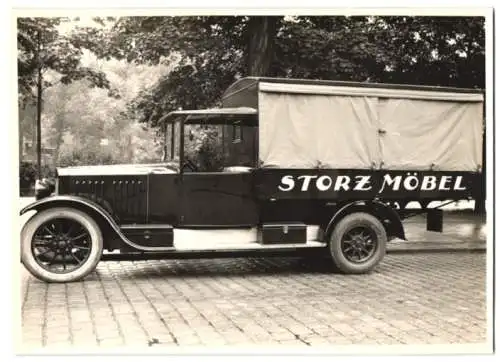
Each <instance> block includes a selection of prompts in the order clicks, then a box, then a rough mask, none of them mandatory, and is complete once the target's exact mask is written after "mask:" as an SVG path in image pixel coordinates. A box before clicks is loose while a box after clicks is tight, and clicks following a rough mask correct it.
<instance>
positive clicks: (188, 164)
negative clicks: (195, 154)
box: [182, 158, 198, 172]
mask: <svg viewBox="0 0 500 362" xmlns="http://www.w3.org/2000/svg"><path fill="white" fill-rule="evenodd" d="M186 167H187V168H188V169H190V170H191V172H197V171H198V167H196V164H195V163H194V162H193V161H191V160H190V159H189V158H185V159H184V164H183V165H182V169H183V170H184V168H186Z"/></svg>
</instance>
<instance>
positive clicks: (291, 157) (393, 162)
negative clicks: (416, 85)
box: [259, 84, 483, 171]
mask: <svg viewBox="0 0 500 362" xmlns="http://www.w3.org/2000/svg"><path fill="white" fill-rule="evenodd" d="M279 86H280V85H278V84H272V85H266V84H261V91H260V92H259V157H260V160H261V161H262V162H263V166H264V167H279V168H313V167H323V168H352V169H362V168H383V169H393V170H396V169H399V170H401V169H402V170H406V169H408V170H429V169H435V170H443V171H477V170H478V166H480V165H481V163H482V160H481V154H482V121H483V120H482V103H481V102H480V101H478V99H480V98H478V97H477V95H475V94H474V95H469V94H458V95H456V98H455V101H453V100H452V99H453V94H452V95H449V94H443V93H439V92H429V93H428V94H425V93H424V92H420V93H418V92H406V93H405V92H404V91H402V93H403V94H405V95H406V96H407V98H404V99H402V98H391V97H395V96H396V95H397V94H398V93H397V92H395V91H394V90H390V92H391V93H390V94H389V96H388V94H384V89H376V90H373V91H371V90H370V89H361V90H360V89H356V88H353V89H351V90H349V89H347V90H345V89H342V90H339V89H335V88H332V87H322V86H318V87H315V86H306V87H307V89H305V88H300V87H299V88H300V89H299V88H297V87H295V88H293V87H292V88H290V89H285V90H283V89H281V91H280V90H278V87H279ZM370 91H371V93H370ZM342 93H344V94H342ZM400 93H401V91H400ZM370 94H371V95H370ZM425 96H427V98H430V99H425Z"/></svg>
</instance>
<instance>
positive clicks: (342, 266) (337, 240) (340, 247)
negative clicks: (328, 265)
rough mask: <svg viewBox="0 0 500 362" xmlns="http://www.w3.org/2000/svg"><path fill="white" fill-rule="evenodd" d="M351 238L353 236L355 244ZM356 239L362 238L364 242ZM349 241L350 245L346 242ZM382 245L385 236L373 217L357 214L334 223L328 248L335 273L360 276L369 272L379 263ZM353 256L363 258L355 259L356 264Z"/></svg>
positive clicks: (384, 249) (384, 245)
mask: <svg viewBox="0 0 500 362" xmlns="http://www.w3.org/2000/svg"><path fill="white" fill-rule="evenodd" d="M358 230H359V234H358ZM351 235H356V238H355V240H354V239H353V238H352V237H351ZM357 235H365V237H366V240H365V239H364V238H363V237H361V236H359V237H358V236H357ZM350 239H353V241H352V242H351V241H350V242H348V240H350ZM358 239H359V240H358ZM361 240H363V241H361ZM367 240H370V241H371V242H367ZM386 244H387V234H386V232H385V229H384V226H383V225H382V223H381V222H380V221H379V220H378V219H377V218H376V217H375V216H373V215H370V214H367V213H363V212H359V213H354V214H350V215H347V216H345V217H344V218H343V219H341V220H340V221H339V222H338V224H337V225H336V226H335V228H334V229H333V232H332V233H331V235H330V241H329V248H330V255H331V257H332V259H333V263H334V265H335V267H336V269H338V271H340V272H342V273H345V274H364V273H369V272H371V271H372V270H373V269H374V268H375V267H376V266H377V265H378V264H379V263H380V262H381V261H382V259H383V258H384V256H385V253H386ZM353 245H355V246H353ZM362 245H363V246H362ZM351 247H352V248H351ZM353 248H354V249H353ZM362 248H364V249H362ZM367 251H368V252H367ZM351 254H352V255H351ZM364 254H366V255H364ZM354 255H359V256H362V255H364V258H361V257H359V260H357V261H356V260H354V259H355V258H354ZM351 256H352V257H351Z"/></svg>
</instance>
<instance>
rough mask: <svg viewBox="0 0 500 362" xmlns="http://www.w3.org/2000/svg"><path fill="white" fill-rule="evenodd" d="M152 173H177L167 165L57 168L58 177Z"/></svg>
mask: <svg viewBox="0 0 500 362" xmlns="http://www.w3.org/2000/svg"><path fill="white" fill-rule="evenodd" d="M169 166H170V167H169ZM150 173H176V171H175V170H174V167H173V166H172V165H168V164H167V163H157V164H117V165H98V166H72V167H58V168H57V175H58V176H113V175H117V176H118V175H145V174H150Z"/></svg>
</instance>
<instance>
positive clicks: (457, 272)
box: [8, 8, 494, 354]
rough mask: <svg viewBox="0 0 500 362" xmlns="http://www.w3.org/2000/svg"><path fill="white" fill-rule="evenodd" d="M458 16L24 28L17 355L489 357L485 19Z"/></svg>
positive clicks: (197, 16) (248, 16) (17, 19)
mask: <svg viewBox="0 0 500 362" xmlns="http://www.w3.org/2000/svg"><path fill="white" fill-rule="evenodd" d="M452 10H453V9H449V12H448V13H447V12H446V11H442V10H441V11H440V12H438V11H436V12H435V13H429V12H423V11H420V12H419V11H418V10H415V9H414V10H413V11H411V10H408V11H407V12H406V13H405V11H404V9H398V11H395V12H390V11H385V12H382V11H381V10H380V9H379V10H378V11H375V10H374V11H366V12H363V11H362V9H359V10H358V11H353V10H352V9H349V11H348V9H347V8H346V9H345V11H343V10H342V9H336V10H335V11H332V12H330V13H329V12H325V13H321V12H314V11H312V12H307V11H304V12H303V14H301V13H297V14H295V13H293V14H291V13H289V12H286V11H282V13H280V12H276V11H274V12H269V13H266V12H265V11H261V12H258V11H257V12H252V11H248V12H245V11H243V10H240V11H236V10H235V11H234V12H232V13H229V12H222V13H217V12H216V11H213V13H210V12H207V11H204V12H194V11H193V12H192V13H189V12H181V13H179V12H174V11H170V12H169V10H164V11H151V12H150V14H148V13H145V12H141V13H134V12H133V11H129V12H121V11H116V12H113V11H106V12H105V11H94V12H89V11H83V10H82V11H81V13H78V12H75V11H68V13H67V14H64V13H63V12H61V11H59V12H57V13H56V14H54V15H53V14H50V12H40V13H35V12H30V11H21V10H19V11H16V12H15V13H14V14H15V15H13V19H14V20H13V23H14V24H15V28H16V36H17V43H16V45H15V48H16V52H15V53H14V52H13V53H8V56H9V57H10V56H13V55H14V54H16V56H17V69H16V71H17V96H16V106H17V119H13V120H12V122H14V121H15V122H17V123H16V124H17V125H18V134H17V136H18V142H17V145H18V150H15V151H16V152H17V151H18V172H19V178H18V182H17V189H16V190H17V191H16V196H15V198H16V200H17V199H18V200H19V201H18V203H17V209H16V210H15V212H16V215H17V223H18V224H19V229H18V230H19V231H18V232H17V235H16V236H14V239H12V243H13V245H14V246H13V247H14V248H15V249H16V251H18V254H16V255H17V257H16V260H14V262H13V264H12V265H13V268H15V270H16V271H15V273H16V274H15V275H17V276H18V277H17V279H18V282H19V287H20V293H21V294H20V296H21V297H20V299H19V303H18V304H17V305H15V306H14V308H15V313H19V314H20V318H19V319H20V320H19V323H20V326H19V339H20V341H19V343H18V344H19V346H18V351H17V352H18V353H19V354H47V353H48V354H51V353H55V354H57V353H59V352H63V353H66V354H72V353H78V354H82V353H83V354H85V353H88V352H92V353H98V354H99V353H101V352H102V353H106V352H109V351H114V352H118V353H126V352H127V351H132V350H134V351H141V352H144V353H155V354H170V353H179V351H184V352H188V353H189V351H197V352H202V353H203V352H206V353H215V352H224V351H232V352H233V353H238V352H239V351H249V350H250V351H255V350H259V349H272V350H273V351H276V352H277V353H279V352H284V353H292V352H293V351H300V352H301V353H310V352H315V351H324V352H325V353H331V354H336V353H348V354H356V353H359V352H360V351H362V350H366V351H371V353H377V352H380V351H385V352H387V353H391V351H395V352H396V353H402V354H405V353H412V354H419V353H430V352H432V351H443V353H453V354H462V353H468V354H475V353H483V354H484V353H491V352H492V351H493V331H492V323H493V322H492V318H493V309H492V305H491V295H489V294H490V293H491V288H492V287H493V285H492V278H491V275H490V273H491V270H490V269H491V268H492V265H491V260H492V255H491V253H492V252H493V249H492V247H493V240H492V236H493V235H492V230H493V225H492V222H493V221H492V219H491V216H492V215H491V210H490V208H489V205H490V206H491V205H493V202H494V200H493V196H494V195H493V194H492V193H491V190H492V189H491V188H490V186H489V185H490V181H491V179H492V177H493V171H490V170H493V166H492V164H491V162H492V157H493V153H492V148H491V147H489V146H488V147H487V144H488V143H489V142H491V140H492V137H493V136H492V128H489V127H491V125H492V119H491V118H490V117H491V116H492V113H491V112H490V111H489V109H490V108H489V107H491V106H492V104H487V103H489V102H490V101H491V98H490V96H491V92H492V91H493V89H491V88H490V84H492V83H490V80H489V79H488V77H490V78H491V77H492V75H491V74H489V73H488V72H489V71H490V69H487V59H488V57H491V56H492V53H491V52H492V49H491V47H490V40H489V37H491V36H492V34H491V29H492V16H491V15H492V14H491V9H475V10H470V11H467V10H464V11H462V12H460V11H458V10H457V9H455V10H453V11H452ZM14 144H15V142H14ZM13 157H14V156H13ZM16 176H17V174H16ZM487 176H488V177H487ZM16 230H17V229H16ZM15 238H17V239H15Z"/></svg>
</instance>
